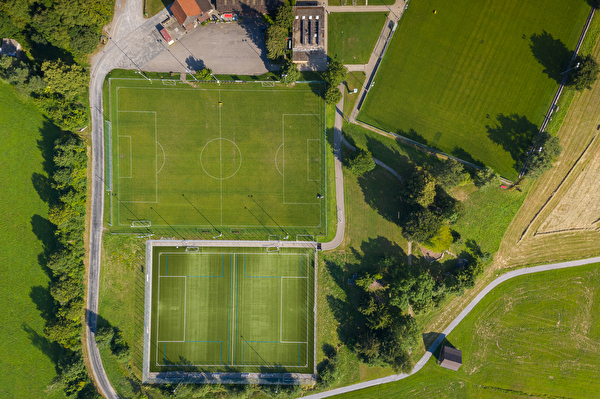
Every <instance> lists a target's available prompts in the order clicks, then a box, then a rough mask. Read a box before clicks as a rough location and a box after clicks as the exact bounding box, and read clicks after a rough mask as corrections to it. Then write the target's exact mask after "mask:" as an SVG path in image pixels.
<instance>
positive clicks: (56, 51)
mask: <svg viewBox="0 0 600 399" xmlns="http://www.w3.org/2000/svg"><path fill="white" fill-rule="evenodd" d="M23 31H24V32H26V33H25V37H26V40H27V43H28V47H29V49H30V52H31V55H32V56H33V58H34V59H35V60H36V61H41V60H44V61H47V60H59V59H60V60H62V61H63V62H64V63H66V64H69V65H71V64H73V63H74V58H73V54H71V53H70V52H69V51H67V50H65V49H63V48H60V47H57V46H55V45H53V44H52V43H50V42H49V41H48V40H46V38H45V37H44V35H42V34H41V33H39V32H38V31H37V30H36V29H35V27H34V26H32V25H27V26H26V27H25V28H24V29H23Z"/></svg>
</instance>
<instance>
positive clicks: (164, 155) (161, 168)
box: [156, 142, 167, 174]
mask: <svg viewBox="0 0 600 399" xmlns="http://www.w3.org/2000/svg"><path fill="white" fill-rule="evenodd" d="M156 144H158V145H159V146H160V149H161V151H162V153H163V163H162V165H161V167H160V169H159V170H158V172H156V174H159V173H160V172H161V170H163V168H164V167H165V163H167V154H165V149H164V148H163V146H162V144H161V143H159V142H156ZM156 160H157V161H158V153H157V154H156ZM156 166H158V162H157V163H156Z"/></svg>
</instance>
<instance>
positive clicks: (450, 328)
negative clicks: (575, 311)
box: [305, 257, 600, 399]
mask: <svg viewBox="0 0 600 399" xmlns="http://www.w3.org/2000/svg"><path fill="white" fill-rule="evenodd" d="M599 262H600V257H595V258H588V259H581V260H574V261H570V262H561V263H554V264H549V265H541V266H534V267H527V268H524V269H519V270H513V271H511V272H508V273H505V274H503V275H502V276H500V277H498V278H496V279H495V280H494V281H492V282H491V283H490V284H489V285H488V286H487V287H485V288H484V289H483V290H482V291H481V292H480V293H479V294H478V295H477V296H476V297H475V298H474V299H473V300H472V301H471V302H470V303H469V304H468V305H467V307H466V308H465V309H464V310H463V311H462V312H461V313H460V314H459V315H458V316H456V318H455V319H454V320H453V321H452V323H450V325H448V327H446V329H445V330H444V331H443V332H442V333H441V334H440V335H439V337H438V338H437V339H436V340H435V342H434V343H433V344H431V346H430V347H429V348H428V349H427V352H425V354H424V355H423V357H422V358H421V359H420V360H419V361H418V362H417V364H416V365H415V367H414V368H413V369H412V371H411V372H410V373H408V374H405V373H401V374H395V375H390V376H388V377H383V378H378V379H376V380H371V381H365V382H361V383H359V384H354V385H349V386H347V387H342V388H338V389H333V390H331V391H326V392H321V393H317V394H314V395H308V396H305V398H312V399H318V398H327V397H330V396H334V395H339V394H342V393H345V392H351V391H357V390H359V389H364V388H368V387H372V386H376V385H381V384H386V383H388V382H394V381H399V380H402V379H404V378H406V377H409V376H411V375H413V374H415V373H416V372H418V371H419V370H421V369H422V368H423V366H425V364H427V362H428V361H429V359H430V358H431V356H432V355H433V353H434V352H435V350H436V349H437V348H438V346H439V345H440V344H441V343H442V341H443V340H444V338H446V336H447V335H448V334H450V333H451V332H452V331H453V330H454V328H456V326H458V324H459V323H460V322H461V321H462V320H463V319H464V318H465V317H466V316H467V315H468V314H469V313H471V310H473V308H474V307H475V306H476V305H477V304H478V303H479V302H480V301H481V300H482V299H483V298H484V297H485V296H486V295H487V294H489V293H490V291H492V290H493V289H494V288H496V287H497V286H498V285H500V284H502V283H503V282H505V281H507V280H510V279H512V278H514V277H517V276H523V275H526V274H533V273H539V272H545V271H549V270H557V269H565V268H568V267H576V266H583V265H589V264H590V263H599Z"/></svg>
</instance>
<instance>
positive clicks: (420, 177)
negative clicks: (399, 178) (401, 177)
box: [400, 167, 437, 207]
mask: <svg viewBox="0 0 600 399" xmlns="http://www.w3.org/2000/svg"><path fill="white" fill-rule="evenodd" d="M436 183H437V181H436V179H435V177H434V176H433V175H432V174H431V173H429V171H427V170H426V169H424V168H421V167H417V168H416V170H415V172H414V173H413V174H412V175H411V176H410V177H409V178H408V179H406V180H405V181H404V182H403V183H402V185H401V189H400V195H401V196H402V199H403V200H404V201H406V202H408V203H409V204H418V205H420V206H422V207H427V206H428V205H430V204H432V203H433V200H434V199H435V194H436V189H435V187H436Z"/></svg>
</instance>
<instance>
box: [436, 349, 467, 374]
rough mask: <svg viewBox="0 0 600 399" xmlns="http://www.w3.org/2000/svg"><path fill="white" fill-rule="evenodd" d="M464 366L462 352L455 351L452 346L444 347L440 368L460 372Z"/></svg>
mask: <svg viewBox="0 0 600 399" xmlns="http://www.w3.org/2000/svg"><path fill="white" fill-rule="evenodd" d="M461 365H462V351H459V350H458V349H454V348H452V347H450V346H442V353H441V354H440V366H442V367H444V368H446V369H450V370H454V371H458V369H459V367H460V366H461Z"/></svg>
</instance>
